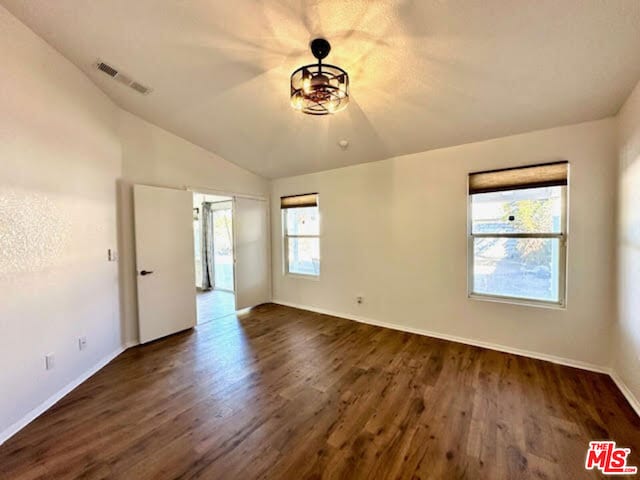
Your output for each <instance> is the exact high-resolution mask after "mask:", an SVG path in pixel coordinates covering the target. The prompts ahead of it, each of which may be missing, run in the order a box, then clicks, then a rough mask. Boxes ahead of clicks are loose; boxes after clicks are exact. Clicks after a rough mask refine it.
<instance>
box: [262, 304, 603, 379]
mask: <svg viewBox="0 0 640 480" xmlns="http://www.w3.org/2000/svg"><path fill="white" fill-rule="evenodd" d="M273 303H276V304H278V305H284V306H285V307H292V308H298V309H300V310H308V311H310V312H316V313H322V314H325V315H331V316H333V317H340V318H346V319H347V320H354V321H356V322H360V323H366V324H368V325H374V326H376V327H383V328H390V329H392V330H399V331H401V332H406V333H415V334H417V335H424V336H427V337H434V338H440V339H442V340H449V341H450V342H457V343H464V344H465V345H472V346H474V347H481V348H487V349H489V350H497V351H499V352H504V353H511V354H513V355H520V356H523V357H529V358H535V359H536V360H544V361H547V362H551V363H556V364H558V365H565V366H568V367H574V368H580V369H582V370H589V371H591V372H597V373H606V374H608V375H609V374H610V373H611V369H610V368H609V367H603V366H600V365H595V364H592V363H588V362H583V361H580V360H572V359H570V358H564V357H557V356H555V355H548V354H546V353H538V352H532V351H530V350H522V349H520V348H513V347H507V346H504V345H499V344H496V343H491V342H484V341H481V340H474V339H470V338H466V337H458V336H457V335H449V334H446V333H440V332H434V331H431V330H423V329H421V328H413V327H407V326H404V325H399V324H397V323H389V322H381V321H379V320H372V319H370V318H365V317H361V316H359V315H351V314H348V313H339V312H334V311H331V310H325V309H323V308H317V307H310V306H307V305H299V304H295V303H291V302H284V301H281V300H273Z"/></svg>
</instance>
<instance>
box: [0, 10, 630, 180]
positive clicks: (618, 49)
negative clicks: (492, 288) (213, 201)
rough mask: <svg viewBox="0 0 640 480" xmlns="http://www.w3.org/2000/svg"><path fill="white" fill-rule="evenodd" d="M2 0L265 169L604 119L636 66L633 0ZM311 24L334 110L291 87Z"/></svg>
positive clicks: (141, 106) (65, 49)
mask: <svg viewBox="0 0 640 480" xmlns="http://www.w3.org/2000/svg"><path fill="white" fill-rule="evenodd" d="M0 3H2V4H4V5H5V6H6V7H7V8H8V9H9V10H10V11H11V12H12V13H13V14H14V15H16V16H17V17H18V18H20V19H21V20H22V21H24V22H25V23H26V24H27V25H29V26H30V27H31V28H32V29H33V30H34V31H35V32H36V33H38V34H39V35H41V36H42V37H43V38H45V40H47V41H48V42H49V43H50V44H52V45H53V46H54V47H55V48H57V49H58V50H59V51H60V52H62V53H63V54H64V55H65V56H66V57H68V58H69V59H70V60H71V61H72V62H74V63H75V64H76V65H77V66H78V67H80V68H81V69H82V70H84V71H85V72H86V73H87V74H88V75H89V76H90V77H91V78H92V79H93V80H94V81H95V83H96V84H97V85H98V86H99V87H100V88H101V89H103V90H104V91H105V92H106V93H107V94H108V95H109V96H110V97H111V98H112V99H113V100H114V101H115V102H116V103H117V104H118V105H120V106H121V107H123V108H124V109H126V110H128V111H130V112H133V113H135V114H137V115H139V116H141V117H142V118H145V119H146V120H148V121H150V122H152V123H155V124H156V125H159V126H161V127H163V128H165V129H167V130H169V131H171V132H174V133H175V134H177V135H180V136H181V137H183V138H186V139H188V140H190V141H192V142H193V143H195V144H198V145H200V146H202V147H204V148H206V149H208V150H210V151H212V152H215V153H218V154H219V155H221V156H223V157H224V158H226V159H227V160H230V161H232V162H234V163H236V164H238V165H240V166H242V167H245V168H247V169H249V170H251V171H253V172H256V173H258V174H261V175H263V176H266V177H281V176H288V175H294V174H300V173H308V172H314V171H319V170H326V169H330V168H335V167H339V166H344V165H351V164H356V163H362V162H370V161H374V160H380V159H383V158H388V157H391V156H395V155H400V154H405V153H413V152H418V151H424V150H430V149H434V148H439V147H446V146H451V145H459V144H462V143H467V142H472V141H477V140H482V139H488V138H494V137H500V136H504V135H509V134H514V133H520V132H526V131H531V130H536V129H541V128H548V127H553V126H557V125H562V124H569V123H576V122H581V121H587V120H593V119H598V118H603V117H606V116H609V115H613V114H615V113H616V112H617V110H618V109H619V107H620V106H621V104H622V103H623V101H624V100H625V98H626V97H627V95H628V94H629V93H630V92H631V90H632V88H633V86H634V85H635V83H636V82H637V81H638V79H639V78H640V55H638V52H640V48H639V47H640V1H638V0H606V1H605V0H561V1H558V0H482V1H479V0H466V1H465V0H459V1H453V0H450V1H445V0H440V1H435V0H431V1H427V0H413V1H412V0H397V1H375V0H357V1H345V0H295V1H294V0H272V1H269V0H232V1H231V0H207V1H204V0H189V1H186V0H185V1H179V0H174V1H169V0H135V1H132V0H109V1H86V0H85V1H83V0H55V1H52V0H0ZM316 36H324V37H326V38H327V39H328V40H329V41H330V42H331V43H332V47H333V50H332V52H331V54H330V56H329V57H328V59H327V61H328V62H329V63H334V64H337V65H339V66H341V67H343V68H345V69H346V70H347V71H348V72H349V74H350V77H351V92H352V102H351V104H350V105H349V107H348V108H347V110H346V111H343V112H341V113H339V114H337V115H335V116H327V117H312V116H306V115H303V114H301V113H298V112H295V111H293V110H292V109H291V107H290V105H289V101H288V93H289V92H288V89H289V75H290V73H291V72H292V71H293V70H294V69H295V68H297V67H299V66H300V65H303V64H306V63H312V60H313V57H312V56H311V54H310V52H309V51H308V43H309V41H310V40H311V39H313V38H314V37H316ZM97 58H100V59H101V60H103V61H105V62H108V63H111V64H113V65H114V66H116V67H117V68H119V69H121V70H122V71H123V72H125V73H127V74H129V75H131V76H133V77H134V79H136V80H137V81H139V82H141V83H143V84H146V85H149V86H151V87H152V88H153V89H154V91H153V93H152V94H150V95H148V96H142V95H140V94H138V93H136V92H135V91H133V90H131V89H129V88H127V87H125V86H123V85H121V84H119V83H117V82H115V81H114V80H113V79H111V78H109V77H107V76H105V75H104V74H103V73H100V72H97V71H96V70H95V69H94V66H93V65H94V63H95V61H96V59H97ZM341 139H348V140H349V142H350V145H349V148H348V149H347V150H346V151H345V150H342V149H341V148H340V147H339V146H338V141H339V140H341Z"/></svg>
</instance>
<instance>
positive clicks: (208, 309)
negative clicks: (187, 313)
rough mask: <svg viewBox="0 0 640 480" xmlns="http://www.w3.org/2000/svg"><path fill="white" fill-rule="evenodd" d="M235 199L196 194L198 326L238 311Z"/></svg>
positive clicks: (194, 209)
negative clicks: (234, 235) (236, 297)
mask: <svg viewBox="0 0 640 480" xmlns="http://www.w3.org/2000/svg"><path fill="white" fill-rule="evenodd" d="M233 220H234V219H233V199H232V198H231V197H225V196H220V195H208V194H202V193H194V194H193V233H194V235H193V238H194V243H195V245H194V247H195V248H194V252H195V255H194V256H195V271H196V279H195V281H196V292H197V293H196V300H197V310H198V323H199V324H201V323H204V322H210V321H213V320H216V319H219V318H221V317H224V316H227V315H231V314H233V313H235V311H236V300H235V287H234V285H235V272H234V251H233V249H234V241H233V229H234V224H233V223H234V222H233Z"/></svg>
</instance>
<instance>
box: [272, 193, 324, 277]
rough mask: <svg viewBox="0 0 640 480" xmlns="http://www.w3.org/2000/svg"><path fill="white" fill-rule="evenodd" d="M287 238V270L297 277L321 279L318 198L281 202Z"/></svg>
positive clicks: (301, 197) (310, 195) (292, 198)
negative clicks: (305, 276)
mask: <svg viewBox="0 0 640 480" xmlns="http://www.w3.org/2000/svg"><path fill="white" fill-rule="evenodd" d="M280 207H281V209H282V225H283V233H284V235H283V238H284V258H285V261H284V268H285V272H286V273H290V274H294V275H308V276H312V277H318V276H319V275H320V212H319V211H318V194H317V193H308V194H305V195H294V196H290V197H282V198H281V199H280Z"/></svg>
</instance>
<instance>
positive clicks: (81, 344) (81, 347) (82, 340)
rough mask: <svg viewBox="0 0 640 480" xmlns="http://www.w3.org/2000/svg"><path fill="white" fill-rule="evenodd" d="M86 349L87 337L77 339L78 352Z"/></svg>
mask: <svg viewBox="0 0 640 480" xmlns="http://www.w3.org/2000/svg"><path fill="white" fill-rule="evenodd" d="M85 348H87V337H80V338H78V350H84V349H85Z"/></svg>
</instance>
